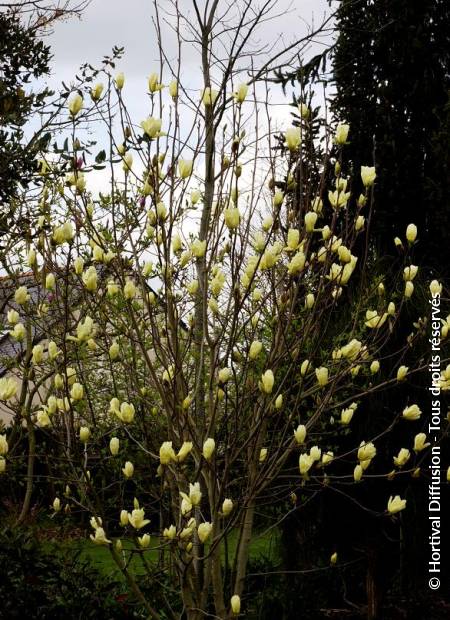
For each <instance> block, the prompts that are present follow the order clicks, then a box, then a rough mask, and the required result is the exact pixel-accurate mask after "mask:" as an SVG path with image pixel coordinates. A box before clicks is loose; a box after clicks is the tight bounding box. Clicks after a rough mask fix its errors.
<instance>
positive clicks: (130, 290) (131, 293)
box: [123, 280, 136, 300]
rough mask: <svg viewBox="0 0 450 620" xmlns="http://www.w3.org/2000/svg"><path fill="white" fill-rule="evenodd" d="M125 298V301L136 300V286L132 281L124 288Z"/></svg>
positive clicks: (126, 283)
mask: <svg viewBox="0 0 450 620" xmlns="http://www.w3.org/2000/svg"><path fill="white" fill-rule="evenodd" d="M123 296H124V297H125V299H129V300H131V299H134V298H135V297H136V285H135V284H134V282H133V281H132V280H127V281H126V282H125V286H124V287H123Z"/></svg>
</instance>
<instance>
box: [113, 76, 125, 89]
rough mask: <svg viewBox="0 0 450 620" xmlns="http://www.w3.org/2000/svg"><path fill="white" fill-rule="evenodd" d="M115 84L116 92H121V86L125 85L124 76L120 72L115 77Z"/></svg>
mask: <svg viewBox="0 0 450 620" xmlns="http://www.w3.org/2000/svg"><path fill="white" fill-rule="evenodd" d="M115 83H116V88H117V89H118V90H122V88H123V85H124V84H125V75H124V74H123V73H122V72H120V73H118V74H117V75H116V79H115Z"/></svg>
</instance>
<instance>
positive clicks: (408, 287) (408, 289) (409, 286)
mask: <svg viewBox="0 0 450 620" xmlns="http://www.w3.org/2000/svg"><path fill="white" fill-rule="evenodd" d="M413 293H414V284H413V283H412V282H405V293H404V295H405V297H406V299H409V298H410V297H411V296H412V294H413Z"/></svg>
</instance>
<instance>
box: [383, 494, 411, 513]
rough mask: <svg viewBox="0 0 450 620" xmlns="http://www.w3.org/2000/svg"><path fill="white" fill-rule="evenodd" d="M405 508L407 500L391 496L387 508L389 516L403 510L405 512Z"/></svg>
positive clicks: (398, 496)
mask: <svg viewBox="0 0 450 620" xmlns="http://www.w3.org/2000/svg"><path fill="white" fill-rule="evenodd" d="M405 507H406V499H401V497H400V495H396V496H395V497H393V496H392V495H391V497H390V498H389V501H388V506H387V509H388V512H389V514H391V515H393V514H395V513H396V512H400V511H401V510H404V508H405Z"/></svg>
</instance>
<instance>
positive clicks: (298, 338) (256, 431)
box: [0, 2, 450, 619]
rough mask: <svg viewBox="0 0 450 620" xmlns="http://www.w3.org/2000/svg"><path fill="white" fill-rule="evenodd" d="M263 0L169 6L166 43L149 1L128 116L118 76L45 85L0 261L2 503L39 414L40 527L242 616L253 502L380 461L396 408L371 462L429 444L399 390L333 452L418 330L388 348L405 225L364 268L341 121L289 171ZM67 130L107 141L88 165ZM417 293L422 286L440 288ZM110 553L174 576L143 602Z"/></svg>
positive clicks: (412, 463) (182, 603)
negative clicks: (41, 116)
mask: <svg viewBox="0 0 450 620" xmlns="http://www.w3.org/2000/svg"><path fill="white" fill-rule="evenodd" d="M209 4H211V6H209ZM269 8H272V7H271V3H266V5H265V6H264V7H263V8H262V9H261V11H260V12H255V8H254V6H253V8H252V3H250V2H245V3H244V2H243V3H242V4H241V5H240V6H238V7H235V8H231V7H229V8H228V10H227V12H226V13H225V14H223V15H222V14H221V13H220V12H219V8H218V2H213V3H206V9H204V11H203V10H202V11H200V9H199V7H198V6H197V3H196V2H193V3H192V11H193V12H192V15H190V16H188V17H187V18H183V16H182V15H181V14H180V12H179V11H178V8H177V6H176V3H175V4H174V15H173V16H172V22H171V23H172V26H173V28H174V31H175V33H176V43H177V45H176V46H173V49H175V50H178V58H177V59H175V60H173V58H172V57H170V58H169V57H167V56H166V53H165V50H166V48H165V47H164V45H163V44H162V40H161V36H162V35H161V30H160V19H159V15H158V12H157V10H156V12H155V24H156V31H157V34H158V40H159V52H160V67H159V68H158V70H157V71H155V72H153V73H152V74H151V75H150V77H149V78H148V104H149V116H148V118H146V119H144V120H142V121H141V122H139V123H135V122H134V121H133V120H132V119H131V118H130V114H129V112H128V109H127V105H126V86H127V85H126V80H125V77H124V75H123V74H120V73H119V74H117V75H116V74H114V73H112V72H111V67H110V66H107V67H105V68H104V69H103V70H102V82H98V83H95V84H89V83H88V82H85V83H84V84H80V85H79V88H78V89H77V90H76V91H75V92H73V93H72V94H71V96H70V97H69V98H68V106H67V111H66V114H68V115H69V117H70V122H71V135H70V137H69V139H68V141H67V143H66V149H65V150H64V149H60V150H59V151H57V152H47V153H45V154H43V162H42V169H41V174H42V190H41V191H40V196H39V202H38V204H37V205H36V210H37V211H38V212H37V213H36V214H35V216H34V219H33V223H32V226H31V230H30V236H29V237H30V239H31V241H30V240H26V241H23V242H21V243H20V244H19V245H18V246H17V247H16V248H15V252H14V255H13V254H12V253H11V254H10V255H8V256H6V257H5V259H4V261H5V266H6V267H7V268H8V270H9V272H10V273H12V274H13V281H14V283H15V284H14V292H13V294H12V297H11V300H10V302H9V306H8V313H7V321H8V323H9V327H8V329H9V330H10V334H11V335H12V337H13V338H14V340H15V341H16V342H17V345H16V346H17V350H18V351H20V355H19V356H17V359H16V361H15V366H14V368H12V369H11V375H9V376H8V378H3V379H1V380H0V383H1V385H0V389H1V394H0V396H1V398H2V400H3V401H4V402H5V403H6V406H7V407H9V408H10V409H11V411H12V412H13V413H15V418H14V419H15V422H14V425H13V430H12V431H11V433H10V434H9V436H8V438H6V436H3V437H2V441H1V443H0V448H1V454H2V455H3V456H2V460H1V464H2V470H3V471H5V475H7V472H8V469H9V466H8V465H7V461H8V460H9V459H10V458H11V459H12V458H13V456H14V442H15V439H16V438H17V437H18V436H19V435H20V434H21V433H23V432H24V429H25V430H26V433H27V436H28V446H29V451H28V457H27V458H28V461H27V479H26V490H25V496H24V501H23V506H22V512H21V516H20V517H19V521H20V520H23V518H24V516H25V515H26V514H27V512H28V510H29V508H30V502H31V498H32V491H33V477H34V467H35V461H36V457H37V454H36V433H37V429H38V428H39V429H41V430H40V431H39V432H40V433H44V434H48V435H49V437H50V436H51V437H52V438H53V440H54V442H55V443H54V446H55V447H54V450H55V463H54V470H53V475H54V476H55V477H56V478H57V482H56V484H57V485H58V486H57V489H58V493H57V496H56V497H55V499H54V502H53V507H52V509H53V512H54V513H55V514H54V518H55V522H58V520H60V519H62V514H63V513H64V511H69V510H70V511H71V512H72V513H76V512H77V511H84V512H86V513H87V514H88V515H89V519H90V525H91V527H92V532H91V535H90V538H91V539H92V541H93V543H94V544H97V545H105V546H107V547H108V549H109V551H110V553H111V555H112V557H113V558H114V560H115V562H116V563H117V565H118V567H119V569H120V570H121V571H122V572H123V574H124V575H125V577H126V579H127V582H128V584H129V587H130V590H131V591H132V592H133V595H135V596H136V597H137V598H138V599H139V601H140V602H141V604H142V605H143V606H144V607H145V609H146V614H147V615H148V617H151V618H155V619H156V618H162V617H173V618H177V617H180V615H183V614H184V616H185V617H187V618H189V619H197V618H201V617H203V616H204V615H205V614H211V613H212V614H213V615H214V617H218V618H230V617H233V616H236V615H239V614H240V613H241V612H242V613H244V614H245V607H244V605H245V601H243V603H242V607H241V597H242V596H243V594H244V593H245V581H246V573H247V564H248V559H249V547H250V544H251V542H252V539H253V538H254V536H255V532H254V527H255V512H256V511H257V509H258V505H259V504H260V503H261V502H265V503H267V497H271V501H272V502H273V503H275V502H278V503H279V504H280V506H282V507H284V508H286V506H287V504H288V502H287V501H286V500H287V499H288V498H289V497H290V495H291V494H292V492H293V491H295V490H296V489H298V488H299V487H300V486H303V485H312V486H313V487H315V488H317V489H320V488H322V487H323V486H324V485H337V484H339V481H344V482H345V483H346V484H348V483H349V482H351V483H354V484H357V483H363V481H364V479H365V478H366V477H370V476H371V475H374V476H375V475H380V472H377V473H375V472H374V464H373V461H374V458H375V457H376V453H377V442H378V441H380V440H381V438H382V437H383V436H384V435H386V434H389V433H390V432H391V431H392V429H393V428H394V427H396V426H397V425H405V426H407V425H416V427H415V428H416V431H415V437H414V439H413V440H412V441H411V439H408V440H407V441H405V442H404V443H403V444H401V445H398V446H397V448H396V450H395V452H394V454H393V455H392V458H393V471H392V472H386V471H384V472H382V475H383V476H386V475H387V474H389V475H390V476H392V475H395V474H396V472H400V471H401V472H406V473H408V474H411V473H413V472H415V473H416V475H417V473H418V471H419V469H418V468H419V467H420V463H421V462H422V460H423V458H424V452H423V451H424V450H425V449H426V448H427V446H428V445H429V444H428V441H427V436H426V434H425V433H423V432H419V431H421V429H422V428H423V426H422V424H421V421H420V419H421V410H420V408H419V406H418V405H417V404H416V403H414V402H405V403H404V407H403V408H401V410H399V411H396V412H394V413H393V415H392V418H391V420H390V422H389V424H388V425H387V427H386V428H385V429H384V430H383V431H382V432H381V433H379V434H378V435H377V436H376V437H369V436H368V437H367V438H366V439H365V440H364V441H363V442H362V443H361V444H359V443H355V445H354V446H353V448H352V449H351V450H348V449H346V450H345V451H339V435H340V433H345V431H346V429H347V428H348V427H349V426H350V425H351V423H352V419H353V417H357V416H358V405H359V403H360V401H361V400H362V399H363V398H364V397H365V396H367V395H368V394H371V393H374V392H376V391H379V390H383V389H386V388H388V387H390V386H392V385H396V384H397V383H398V382H401V381H404V380H407V378H408V376H409V375H411V374H412V373H413V372H416V371H417V370H419V369H420V364H419V363H417V364H415V366H414V367H413V366H410V367H409V368H408V367H406V366H405V365H404V364H402V360H403V359H404V356H405V355H406V353H408V352H410V351H411V349H412V347H413V345H414V344H415V343H416V342H417V341H418V340H419V339H420V338H423V337H424V334H425V322H424V321H423V320H419V321H418V322H417V323H415V327H414V328H413V331H412V333H411V334H410V335H409V336H408V338H406V339H405V341H404V342H401V344H400V345H399V344H398V343H399V338H397V339H396V348H395V350H394V348H393V344H392V337H393V336H395V335H396V326H397V323H398V317H399V315H400V313H401V311H402V308H403V306H404V305H405V304H411V303H413V302H411V301H410V300H411V297H412V296H413V293H414V283H413V281H414V279H415V277H416V274H417V272H418V267H417V266H415V265H414V264H412V262H411V261H412V257H411V252H412V250H413V246H414V243H415V240H416V235H417V230H416V227H415V226H414V225H413V224H411V225H410V226H408V229H407V231H406V238H405V239H402V240H400V239H399V240H398V243H399V244H402V245H403V247H404V250H405V251H404V260H405V263H404V265H402V267H401V269H400V271H399V272H398V273H395V272H394V271H391V272H390V273H389V274H381V275H380V274H379V272H378V271H373V272H372V271H371V267H370V264H371V263H370V261H369V260H368V257H369V255H370V252H369V249H370V240H369V222H370V216H371V188H372V186H373V184H374V183H375V182H376V168H375V167H372V166H370V165H368V166H367V167H363V168H362V169H361V170H360V171H358V176H359V175H360V177H361V179H362V184H363V187H364V188H365V191H364V193H363V194H361V195H359V196H358V195H354V193H352V183H354V180H352V179H350V178H346V177H344V176H343V175H342V174H341V166H342V162H343V161H344V160H345V145H346V143H347V140H348V139H351V128H349V127H348V126H347V125H345V124H340V125H339V126H338V127H337V129H336V130H335V131H334V132H332V133H331V130H327V131H326V132H324V134H323V136H322V137H321V141H322V142H323V143H324V144H325V145H326V147H327V153H326V155H325V157H324V161H323V167H322V169H321V180H320V182H319V183H318V184H315V185H312V184H311V182H310V179H309V178H308V175H307V174H305V172H304V170H305V166H304V162H305V160H306V159H307V158H308V152H307V150H306V148H305V146H304V145H305V144H306V143H307V144H308V148H311V140H309V138H308V136H310V124H311V122H312V117H313V112H312V111H311V109H310V108H309V107H308V106H307V105H306V103H305V100H304V99H303V95H301V96H299V97H298V103H299V107H298V113H297V114H295V115H294V118H293V125H292V126H285V127H284V128H283V130H282V131H280V130H279V129H278V127H276V126H274V121H273V118H272V112H271V107H270V103H269V101H268V99H267V97H266V96H265V95H266V90H265V89H264V88H263V87H262V85H261V84H260V80H261V79H262V78H264V77H265V76H266V75H267V71H269V70H271V69H272V68H274V66H276V64H277V62H279V61H280V58H281V57H282V55H281V53H280V54H275V53H273V56H272V59H271V60H270V61H265V60H264V55H263V54H262V51H261V50H257V49H255V48H252V46H251V41H252V37H253V36H254V33H255V32H256V29H257V27H258V26H259V24H261V23H263V22H264V21H265V20H266V18H267V10H268V9H269ZM188 18H189V19H190V20H191V21H190V22H189V21H188ZM194 21H195V24H193V25H192V26H191V24H192V23H193V22H194ZM185 41H188V45H189V46H191V47H192V48H193V47H195V48H198V51H199V54H200V60H201V84H200V87H199V89H196V90H195V89H194V90H191V89H190V88H189V87H188V85H187V84H185V83H184V81H183V71H184V67H183V63H182V62H181V59H182V57H183V53H184V49H185V47H186V43H185ZM295 50H296V51H297V50H298V47H296V48H295ZM283 52H284V54H285V56H286V55H287V56H289V49H284V50H283ZM174 55H175V54H174ZM249 59H251V62H250V60H249ZM260 59H261V63H260V66H259V67H257V66H255V65H256V63H257V61H259V60H260ZM315 114H317V113H315ZM90 119H91V120H90ZM86 129H88V130H90V131H92V130H93V129H95V131H97V132H98V133H99V134H101V133H102V132H103V133H104V135H105V136H106V137H105V144H106V142H107V146H106V148H105V149H104V150H103V151H102V152H101V153H99V155H97V158H96V160H95V161H94V156H93V155H92V148H91V147H92V145H89V144H87V143H86V135H87V134H86ZM98 168H102V171H100V172H97V169H98ZM99 174H100V175H101V179H100V181H99V180H98V175H99ZM91 179H92V181H91ZM95 183H97V184H98V183H102V184H103V185H102V187H103V189H102V190H101V191H100V192H99V193H98V192H97V193H95V192H94V191H93V186H94V184H95ZM403 234H404V233H403ZM17 256H19V257H23V258H22V259H21V258H19V259H18V260H19V268H18V266H17V263H16V262H15V261H17ZM24 263H27V265H28V268H29V269H30V270H31V271H29V272H28V273H27V274H25V275H23V265H24ZM19 271H21V273H22V275H20V273H19ZM14 274H15V275H14ZM384 276H386V277H384ZM387 276H388V277H387ZM430 290H431V296H432V297H433V298H439V296H440V294H441V292H442V286H441V284H440V283H439V282H437V281H433V282H432V283H431V284H430ZM449 324H450V322H449V321H448V320H447V321H446V322H445V321H444V323H443V326H442V334H441V335H442V338H445V336H446V335H447V331H448V327H449ZM336 326H339V329H337V328H336ZM38 336H40V341H39V342H38V340H39V339H38ZM423 364H424V362H423V361H422V366H423ZM13 375H14V376H13ZM449 375H450V373H449V372H448V371H445V372H444V373H443V375H442V377H441V383H442V385H443V386H444V385H446V384H448V382H449V380H450V376H449ZM8 444H9V453H8V454H7V452H8ZM56 457H57V458H56ZM375 461H376V459H375ZM375 468H376V464H375ZM372 472H374V473H372ZM108 494H109V496H112V497H113V501H114V512H113V513H112V512H111V510H110V509H109V508H108V509H107V508H106V499H105V498H106V496H107V495H108ZM133 497H134V499H133ZM294 503H295V499H294ZM405 507H406V500H405V499H404V497H402V496H398V495H396V496H389V494H388V492H386V499H385V502H384V503H383V504H382V505H379V506H376V507H373V506H372V507H371V510H374V511H375V512H378V513H379V514H380V517H383V515H384V518H391V516H392V515H395V514H396V513H399V512H400V511H402V510H403V509H405ZM292 509H294V510H295V505H294V507H292V505H291V506H290V507H288V508H286V511H287V510H292ZM281 518H282V517H281ZM394 518H395V517H394ZM273 527H276V524H274V525H273ZM231 537H232V540H233V544H230V540H231ZM122 539H123V541H124V543H123V544H122V542H121V540H122ZM125 541H126V544H125ZM132 554H133V555H138V556H139V558H140V560H141V561H142V564H143V566H144V567H145V569H146V571H148V573H149V575H151V576H152V578H153V579H155V580H161V588H163V587H166V586H167V587H168V588H169V589H171V590H172V591H173V589H175V590H177V591H178V592H179V605H178V606H177V605H174V603H173V596H171V597H165V596H164V595H163V596H162V599H161V600H162V601H163V602H164V601H166V603H167V604H166V607H165V609H164V610H163V611H161V609H160V608H158V609H156V608H155V607H154V605H153V602H152V600H151V599H149V598H147V597H146V596H145V594H144V591H143V590H142V589H140V587H139V584H138V583H137V582H136V580H135V577H134V575H133V572H132V570H131V568H130V564H129V558H130V555H132ZM155 556H157V557H158V561H155ZM332 561H333V562H335V561H336V557H335V556H333V557H332ZM163 575H165V576H166V577H165V580H162V576H163ZM168 584H169V585H168ZM169 599H170V600H169ZM161 605H163V603H161V604H160V605H159V607H161Z"/></svg>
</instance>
